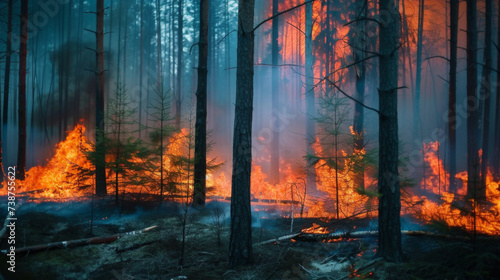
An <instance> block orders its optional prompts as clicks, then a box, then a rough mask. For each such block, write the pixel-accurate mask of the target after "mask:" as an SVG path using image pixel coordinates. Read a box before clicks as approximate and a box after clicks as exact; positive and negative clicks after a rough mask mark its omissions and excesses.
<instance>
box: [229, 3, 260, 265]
mask: <svg viewBox="0 0 500 280" xmlns="http://www.w3.org/2000/svg"><path fill="white" fill-rule="evenodd" d="M254 7H255V1H254V0H239V5H238V47H237V70H236V108H235V119H234V137H233V175H232V182H231V237H230V241H229V265H230V266H236V265H239V264H248V263H251V262H252V258H253V253H252V214H251V207H250V175H251V171H252V110H253V62H254V61H253V58H254V32H253V24H254Z"/></svg>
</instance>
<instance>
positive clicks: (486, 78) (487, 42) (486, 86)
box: [479, 0, 493, 195]
mask: <svg viewBox="0 0 500 280" xmlns="http://www.w3.org/2000/svg"><path fill="white" fill-rule="evenodd" d="M492 10H493V1H492V0H486V29H485V35H484V36H485V37H484V55H483V59H484V67H483V77H482V79H481V89H480V92H479V94H480V97H481V99H484V101H483V102H484V112H483V113H484V116H483V129H482V133H483V137H482V138H483V139H482V140H483V143H482V148H483V156H482V160H481V178H480V180H481V182H480V186H479V188H480V189H484V194H485V195H486V177H487V174H488V163H489V160H488V154H489V150H490V149H489V145H488V142H489V138H490V108H491V104H490V102H491V80H490V76H491V45H492V40H491V37H492V30H491V28H492V18H493V15H492Z"/></svg>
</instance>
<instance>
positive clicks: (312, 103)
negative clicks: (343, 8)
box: [305, 2, 316, 190]
mask: <svg viewBox="0 0 500 280" xmlns="http://www.w3.org/2000/svg"><path fill="white" fill-rule="evenodd" d="M312 31H313V3H312V2H311V3H308V4H307V5H306V36H305V40H306V42H305V52H306V54H305V64H306V69H305V75H306V77H305V79H306V93H305V96H306V143H307V148H306V152H307V160H306V183H307V187H308V188H309V189H310V190H316V168H315V166H314V162H315V159H314V156H315V155H316V152H315V151H314V149H313V145H314V143H315V142H316V128H315V122H314V118H315V117H316V98H315V92H314V71H313V63H314V62H313V60H314V54H313V42H312Z"/></svg>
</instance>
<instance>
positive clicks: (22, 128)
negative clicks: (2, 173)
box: [16, 0, 28, 180]
mask: <svg viewBox="0 0 500 280" xmlns="http://www.w3.org/2000/svg"><path fill="white" fill-rule="evenodd" d="M20 38H21V42H20V47H19V108H18V112H19V138H18V148H17V169H16V170H17V174H18V176H17V177H16V178H17V179H19V180H24V177H25V171H26V170H25V169H26V57H27V55H28V0H22V1H21V37H20Z"/></svg>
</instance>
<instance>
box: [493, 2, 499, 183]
mask: <svg viewBox="0 0 500 280" xmlns="http://www.w3.org/2000/svg"><path fill="white" fill-rule="evenodd" d="M498 12H499V13H500V5H498ZM497 21H498V26H497V31H498V36H497V38H499V39H497V45H498V44H499V42H500V17H499V19H497ZM499 67H500V55H497V69H500V68H499ZM496 82H497V84H498V83H499V82H500V71H497V80H496ZM496 94H497V96H496V104H495V137H494V141H493V143H494V147H495V150H494V152H493V170H494V171H493V174H494V176H495V180H500V86H498V85H497V87H496Z"/></svg>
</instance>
